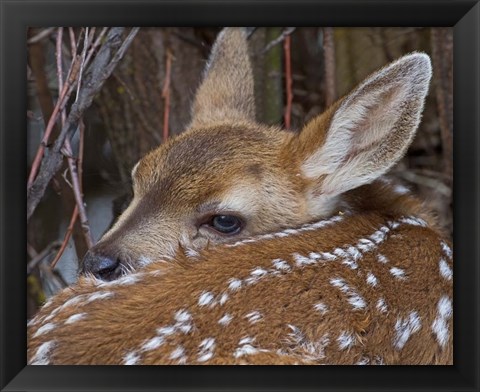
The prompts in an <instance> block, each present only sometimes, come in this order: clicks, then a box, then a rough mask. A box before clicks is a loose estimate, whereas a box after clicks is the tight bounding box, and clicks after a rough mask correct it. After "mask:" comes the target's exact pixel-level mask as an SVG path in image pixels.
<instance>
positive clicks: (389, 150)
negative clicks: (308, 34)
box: [299, 53, 432, 196]
mask: <svg viewBox="0 0 480 392" xmlns="http://www.w3.org/2000/svg"><path fill="white" fill-rule="evenodd" d="M431 75H432V68H431V64H430V59H429V57H428V56H427V55H426V54H423V53H413V54H410V55H407V56H405V57H402V58H400V59H399V60H397V61H395V62H393V63H391V64H390V65H388V66H386V67H385V68H383V69H381V70H379V71H377V72H375V73H374V74H372V75H371V76H370V77H368V78H367V79H366V80H365V81H364V82H363V83H361V84H360V85H359V86H358V87H357V88H355V89H354V90H353V91H352V92H351V93H350V94H349V95H347V96H346V97H344V98H343V99H342V100H340V101H339V102H337V103H336V104H334V105H333V107H332V108H331V109H330V110H329V111H327V113H326V114H325V115H324V116H323V118H320V119H318V118H317V119H313V120H312V121H311V122H310V123H309V124H307V125H306V127H305V128H304V129H303V130H302V132H301V133H300V135H299V143H300V144H303V145H301V146H300V151H303V152H304V153H303V154H302V155H301V156H302V167H301V168H302V173H303V175H304V176H305V177H307V178H309V179H312V180H313V183H314V187H315V192H314V194H317V195H324V196H335V195H339V194H341V193H343V192H345V191H348V190H350V189H354V188H356V187H358V186H361V185H364V184H367V183H370V182H372V181H373V180H375V179H376V178H378V177H379V176H381V175H382V174H384V173H385V172H386V171H387V170H388V169H390V168H391V167H392V166H393V165H394V164H395V163H396V162H397V161H398V160H399V159H400V158H401V157H402V156H403V155H404V153H405V152H406V150H407V148H408V146H409V145H410V143H411V141H412V139H413V136H414V135H415V131H416V129H417V126H418V124H419V122H420V118H421V113H422V111H423V105H424V101H425V96H426V95H427V92H428V86H429V82H430V78H431ZM322 132H323V133H322Z"/></svg>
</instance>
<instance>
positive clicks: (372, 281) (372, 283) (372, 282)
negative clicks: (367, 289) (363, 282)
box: [367, 272, 378, 287]
mask: <svg viewBox="0 0 480 392" xmlns="http://www.w3.org/2000/svg"><path fill="white" fill-rule="evenodd" d="M367 284H369V285H370V286H372V287H375V286H376V285H377V284H378V280H377V278H376V276H375V275H373V274H372V273H371V272H369V273H368V274H367Z"/></svg>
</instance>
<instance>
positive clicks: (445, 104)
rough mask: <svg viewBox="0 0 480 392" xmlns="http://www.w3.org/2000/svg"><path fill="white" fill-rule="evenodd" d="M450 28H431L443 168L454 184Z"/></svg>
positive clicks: (450, 182)
mask: <svg viewBox="0 0 480 392" xmlns="http://www.w3.org/2000/svg"><path fill="white" fill-rule="evenodd" d="M451 37H452V36H451V35H449V33H448V29H444V28H439V27H433V28H432V29H431V42H432V60H433V67H434V70H435V73H434V75H435V77H436V83H435V94H436V100H437V110H438V122H439V126H440V137H441V141H442V149H443V166H444V167H443V169H444V172H445V174H446V175H447V177H448V184H449V185H451V184H452V177H453V172H452V171H453V163H452V162H453V116H452V113H453V100H452V96H453V72H452V68H451V67H452V55H453V50H452V47H453V42H452V38H451Z"/></svg>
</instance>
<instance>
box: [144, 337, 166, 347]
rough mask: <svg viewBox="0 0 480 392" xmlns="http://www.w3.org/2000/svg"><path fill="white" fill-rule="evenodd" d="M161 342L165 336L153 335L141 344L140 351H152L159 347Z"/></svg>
mask: <svg viewBox="0 0 480 392" xmlns="http://www.w3.org/2000/svg"><path fill="white" fill-rule="evenodd" d="M163 343H165V338H164V337H163V336H154V337H153V338H151V339H149V340H147V341H146V342H145V343H144V344H143V346H142V351H152V350H156V349H157V348H159V347H160V346H161V345H162V344H163Z"/></svg>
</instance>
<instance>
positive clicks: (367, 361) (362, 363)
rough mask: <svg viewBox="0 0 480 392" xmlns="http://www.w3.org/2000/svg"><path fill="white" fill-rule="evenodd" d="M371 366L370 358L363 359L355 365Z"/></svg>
mask: <svg viewBox="0 0 480 392" xmlns="http://www.w3.org/2000/svg"><path fill="white" fill-rule="evenodd" d="M369 364H370V358H368V357H362V358H361V359H360V360H359V361H357V363H356V364H355V365H360V366H362V365H369Z"/></svg>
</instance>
